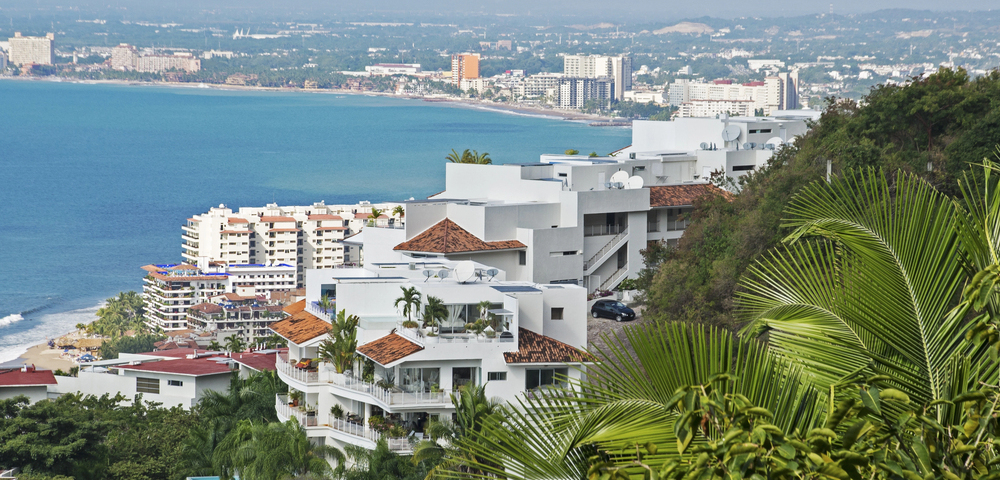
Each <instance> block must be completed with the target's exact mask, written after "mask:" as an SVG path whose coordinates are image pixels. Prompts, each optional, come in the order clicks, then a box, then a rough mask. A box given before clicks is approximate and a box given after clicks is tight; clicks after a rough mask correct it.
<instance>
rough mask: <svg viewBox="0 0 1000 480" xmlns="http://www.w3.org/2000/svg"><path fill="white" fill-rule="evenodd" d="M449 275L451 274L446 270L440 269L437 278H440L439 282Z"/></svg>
mask: <svg viewBox="0 0 1000 480" xmlns="http://www.w3.org/2000/svg"><path fill="white" fill-rule="evenodd" d="M450 273H451V272H450V271H448V269H447V268H442V269H441V270H438V277H440V278H441V280H444V279H446V278H448V274H450Z"/></svg>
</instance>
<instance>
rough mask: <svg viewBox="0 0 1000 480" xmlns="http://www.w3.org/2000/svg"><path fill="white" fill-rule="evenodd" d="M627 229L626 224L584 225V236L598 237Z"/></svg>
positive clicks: (616, 233) (615, 233)
mask: <svg viewBox="0 0 1000 480" xmlns="http://www.w3.org/2000/svg"><path fill="white" fill-rule="evenodd" d="M627 229H628V225H584V227H583V236H584V237H599V236H601V235H618V234H619V233H622V232H623V231H625V230H627Z"/></svg>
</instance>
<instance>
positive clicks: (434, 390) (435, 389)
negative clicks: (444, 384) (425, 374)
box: [431, 383, 441, 393]
mask: <svg viewBox="0 0 1000 480" xmlns="http://www.w3.org/2000/svg"><path fill="white" fill-rule="evenodd" d="M440 391H441V387H440V386H438V384H436V383H432V384H431V393H438V392H440Z"/></svg>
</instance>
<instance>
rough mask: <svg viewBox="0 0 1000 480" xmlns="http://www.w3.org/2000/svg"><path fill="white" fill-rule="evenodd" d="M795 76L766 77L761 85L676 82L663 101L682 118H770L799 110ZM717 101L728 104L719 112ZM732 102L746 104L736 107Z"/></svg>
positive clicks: (793, 72)
mask: <svg viewBox="0 0 1000 480" xmlns="http://www.w3.org/2000/svg"><path fill="white" fill-rule="evenodd" d="M798 75H799V74H798V71H792V72H784V73H779V74H777V75H773V76H768V77H767V78H765V79H764V81H762V82H760V81H757V82H747V83H743V84H740V83H733V82H732V81H729V80H715V81H712V82H704V81H691V80H686V79H678V80H675V81H673V82H672V83H671V84H670V85H669V87H668V89H667V97H668V98H669V100H670V104H671V105H674V106H677V107H678V108H681V110H682V114H681V116H682V117H700V116H715V114H717V113H722V112H726V111H729V112H730V113H732V114H733V115H740V116H749V115H754V114H755V112H758V113H762V114H763V115H771V114H772V113H773V112H776V111H778V110H794V109H797V108H799V107H798V105H799V104H798V85H799V83H798V82H799V80H798V78H799V76H798ZM699 101H700V102H701V103H698V102H699ZM721 101H728V102H731V103H729V104H726V105H725V108H722V107H721V106H722V105H723V104H721V103H718V102H721ZM711 102H716V103H715V104H713V103H711ZM735 102H749V103H748V104H747V105H745V106H740V105H741V104H737V103H735ZM686 103H691V104H692V105H691V106H689V107H688V108H687V109H684V108H683V105H684V104H686ZM713 105H714V106H713ZM685 111H686V112H687V113H686V114H685V113H684V112H685ZM744 111H745V112H746V113H744Z"/></svg>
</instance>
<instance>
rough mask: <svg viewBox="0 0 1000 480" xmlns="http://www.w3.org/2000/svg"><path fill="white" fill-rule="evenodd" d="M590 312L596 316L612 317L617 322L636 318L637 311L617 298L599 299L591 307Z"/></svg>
mask: <svg viewBox="0 0 1000 480" xmlns="http://www.w3.org/2000/svg"><path fill="white" fill-rule="evenodd" d="M590 314H591V315H593V316H594V318H600V317H604V318H611V319H614V320H615V321H616V322H627V321H629V320H635V311H634V310H632V309H631V308H628V307H626V306H625V304H624V303H622V302H619V301H617V300H598V301H596V302H594V306H593V307H590Z"/></svg>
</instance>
